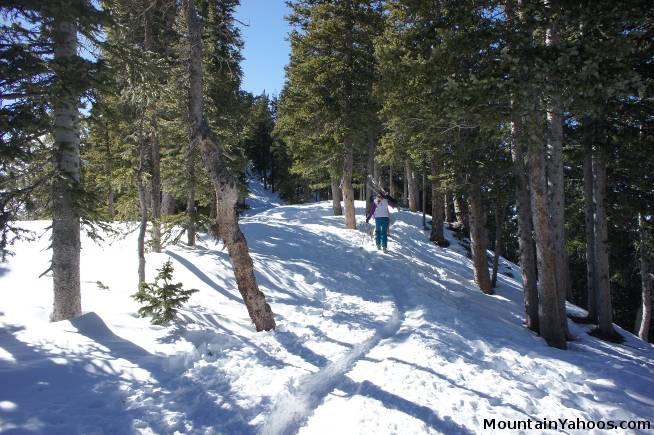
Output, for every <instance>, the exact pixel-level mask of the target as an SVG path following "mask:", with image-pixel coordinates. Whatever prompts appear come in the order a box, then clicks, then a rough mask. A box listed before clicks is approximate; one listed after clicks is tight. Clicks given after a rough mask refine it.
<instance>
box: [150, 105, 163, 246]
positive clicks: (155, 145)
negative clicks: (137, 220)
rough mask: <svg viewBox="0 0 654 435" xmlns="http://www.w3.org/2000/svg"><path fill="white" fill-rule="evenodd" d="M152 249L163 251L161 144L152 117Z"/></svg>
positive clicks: (155, 123)
mask: <svg viewBox="0 0 654 435" xmlns="http://www.w3.org/2000/svg"><path fill="white" fill-rule="evenodd" d="M151 146H152V168H151V169H152V177H151V183H152V190H151V192H150V193H151V195H152V200H151V201H150V202H151V204H152V250H153V251H154V252H161V145H160V144H159V137H158V134H157V120H156V118H155V117H154V116H153V117H152V141H151Z"/></svg>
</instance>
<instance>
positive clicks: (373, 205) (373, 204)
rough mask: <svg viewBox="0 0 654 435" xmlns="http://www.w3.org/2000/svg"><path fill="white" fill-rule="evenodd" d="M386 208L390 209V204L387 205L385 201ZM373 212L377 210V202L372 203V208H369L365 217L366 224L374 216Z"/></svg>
mask: <svg viewBox="0 0 654 435" xmlns="http://www.w3.org/2000/svg"><path fill="white" fill-rule="evenodd" d="M382 201H384V199H382ZM386 207H387V208H388V207H390V204H389V201H388V200H386ZM375 210H377V202H376V201H372V206H371V207H370V211H369V212H368V214H367V215H366V222H368V221H369V220H370V219H371V218H372V217H373V216H374V215H375ZM385 217H388V216H385Z"/></svg>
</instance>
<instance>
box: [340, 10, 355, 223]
mask: <svg viewBox="0 0 654 435" xmlns="http://www.w3.org/2000/svg"><path fill="white" fill-rule="evenodd" d="M345 9H346V12H345V21H346V26H345V30H346V35H345V46H344V47H343V48H344V52H345V53H344V54H345V65H346V67H347V73H348V74H349V77H347V78H346V79H345V83H344V88H345V102H344V107H343V114H344V115H345V122H346V124H347V127H348V129H347V130H348V132H347V135H346V137H345V140H344V145H345V154H344V155H343V205H344V206H345V228H347V229H352V230H353V229H356V226H357V223H356V210H355V208H354V188H353V187H352V175H353V168H354V137H353V136H352V135H353V130H354V128H353V126H352V125H351V119H352V112H353V109H354V108H353V107H352V105H351V99H352V97H353V80H354V59H353V56H352V52H353V51H354V35H353V25H352V23H353V21H354V20H353V17H352V1H351V0H345Z"/></svg>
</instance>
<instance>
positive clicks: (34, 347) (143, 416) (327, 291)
mask: <svg viewBox="0 0 654 435" xmlns="http://www.w3.org/2000/svg"><path fill="white" fill-rule="evenodd" d="M253 190H254V192H255V194H256V196H257V198H256V201H257V203H256V204H253V205H254V207H253V208H252V212H254V211H260V210H265V211H260V212H259V213H256V214H251V215H249V216H248V217H246V218H244V219H242V222H241V223H242V229H243V231H244V233H245V234H246V237H247V240H248V243H249V246H250V250H251V253H252V256H253V259H254V262H255V267H256V270H257V278H258V281H259V285H260V287H261V289H262V290H263V292H264V293H265V294H266V296H267V298H268V301H269V302H270V305H271V307H272V309H273V311H274V313H275V318H276V321H277V330H276V331H273V332H267V333H256V332H254V329H253V327H252V325H251V323H250V320H249V318H248V317H247V313H246V310H245V307H244V306H243V303H242V302H241V299H240V296H239V293H238V291H237V289H236V285H235V282H234V277H233V274H232V272H231V268H230V265H229V258H228V256H227V253H226V251H225V250H223V246H222V244H220V243H218V244H217V243H215V242H214V241H213V240H211V239H210V238H209V237H207V236H204V237H200V240H199V244H198V245H199V246H198V247H197V249H193V250H191V249H187V248H185V247H183V246H169V247H167V248H166V250H165V252H164V253H162V254H154V253H150V254H148V257H147V260H148V263H147V268H148V276H149V280H152V278H153V277H154V275H155V274H156V270H155V269H156V268H157V267H160V265H161V264H163V262H164V261H166V259H171V260H172V262H173V264H174V267H175V281H182V282H183V283H184V286H185V288H196V289H198V290H199V292H198V293H195V294H194V295H193V296H192V297H191V299H190V301H189V302H188V304H187V305H186V307H185V308H184V309H183V311H182V312H181V316H180V317H181V319H180V322H179V323H178V325H176V326H171V327H158V326H152V325H150V324H149V322H148V320H147V319H141V318H138V317H137V316H136V314H135V313H136V311H137V308H138V306H137V304H136V302H134V301H133V300H132V299H131V298H130V295H131V294H133V293H134V292H135V290H136V281H137V256H136V234H135V233H132V234H130V235H128V236H126V237H125V238H122V239H112V238H109V239H108V240H107V241H106V242H105V243H103V244H102V245H96V244H94V243H93V242H92V241H90V240H89V239H86V238H85V239H84V240H83V251H82V292H83V293H82V297H83V301H82V303H83V309H84V311H85V313H86V314H84V315H83V316H81V317H80V318H77V319H75V320H73V321H71V322H67V321H66V322H58V323H49V322H48V315H49V312H50V310H51V304H52V291H51V285H52V284H51V277H50V276H49V275H46V276H44V277H42V278H39V275H40V274H41V273H42V272H43V271H44V270H45V269H47V266H48V261H49V257H50V251H48V250H47V246H48V243H49V240H48V233H47V232H46V231H45V228H46V227H47V223H46V222H30V223H27V226H28V227H30V228H32V229H34V230H36V231H37V232H38V233H39V234H42V236H41V237H40V239H38V241H35V242H32V243H22V244H18V245H17V246H15V250H16V251H17V255H16V257H14V258H12V259H11V261H10V263H9V264H3V265H0V432H2V431H7V432H8V433H43V434H77V433H80V434H130V433H158V434H170V433H224V434H254V433H262V434H290V433H300V434H323V433H324V434H333V433H338V434H358V433H361V434H392V433H397V434H436V433H444V434H459V433H463V434H467V433H482V432H487V430H484V426H483V425H484V420H485V419H495V421H496V425H498V426H496V430H495V431H494V432H501V431H500V430H499V429H498V428H499V427H501V424H502V423H501V422H500V421H504V422H505V423H504V424H506V422H509V421H511V422H518V421H522V422H525V423H523V424H527V423H526V422H527V421H528V420H532V424H534V425H535V424H536V423H537V422H543V421H545V420H547V421H553V420H557V419H568V421H569V422H570V421H574V422H576V421H577V418H579V419H581V420H583V421H584V422H585V421H608V420H611V421H621V420H625V421H628V420H649V421H650V422H654V349H653V347H652V346H651V345H649V344H646V343H643V342H642V341H640V340H638V339H637V338H635V337H633V336H631V335H629V334H628V333H626V332H625V333H624V334H625V335H626V336H627V340H626V342H625V343H624V344H623V345H613V344H608V343H604V342H601V341H598V340H597V339H595V338H593V337H591V336H589V335H587V334H586V328H585V327H580V326H577V325H574V324H572V323H570V329H571V331H572V333H573V334H574V335H575V336H576V339H575V341H573V342H571V343H570V349H569V350H567V351H561V350H557V349H553V348H550V347H547V346H546V345H545V344H544V342H543V341H542V340H541V339H540V338H539V337H537V336H535V335H533V334H532V333H530V332H529V331H528V330H526V329H525V328H524V327H523V326H522V317H523V303H522V293H521V291H520V283H519V279H520V278H519V269H518V268H517V267H516V266H515V265H512V264H510V263H506V262H503V264H502V268H501V271H502V273H501V274H500V277H499V284H498V288H497V294H496V295H494V296H486V295H483V294H482V293H481V292H480V291H479V290H478V289H477V288H476V287H475V285H474V283H473V275H472V270H471V263H470V260H469V259H468V258H467V257H466V255H465V251H464V249H463V248H462V247H461V246H460V245H459V244H458V243H457V241H456V239H455V238H454V237H453V236H452V234H449V233H448V237H449V239H450V241H451V242H452V246H451V247H450V248H439V247H437V246H434V245H433V244H430V243H429V242H428V240H427V235H426V233H425V232H423V231H422V229H421V228H420V223H421V216H419V215H418V214H412V213H410V212H406V211H402V212H399V213H397V214H395V215H394V221H395V222H394V224H393V225H392V226H391V236H390V244H389V248H390V253H389V254H381V253H378V252H376V251H374V249H373V247H374V244H373V243H372V241H371V240H370V239H369V238H368V236H367V235H366V234H365V233H364V232H362V231H351V230H345V229H343V228H342V227H343V218H342V217H333V216H331V208H330V204H329V203H316V204H307V205H300V206H284V205H280V206H276V207H272V206H273V205H277V204H278V203H279V201H278V199H275V198H268V197H267V196H266V193H265V191H263V190H262V189H261V188H260V186H254V189H253ZM266 204H267V205H266ZM269 206H270V207H269ZM357 206H358V207H359V210H358V218H359V220H361V219H362V217H361V216H362V214H363V210H362V207H363V203H357ZM509 274H510V275H512V276H508V275H509ZM98 282H100V283H101V284H102V286H101V285H99V284H98ZM103 286H107V287H108V288H107V289H104V288H103ZM569 308H570V309H571V310H573V309H575V308H574V307H569ZM491 432H493V431H491ZM519 432H520V431H512V432H510V433H519ZM599 432H601V431H598V432H597V433H599ZM637 432H642V433H648V432H649V431H644V430H643V431H635V430H621V429H620V430H617V431H615V430H614V431H610V433H637ZM506 433H509V432H506ZM531 433H587V431H576V430H571V429H570V428H569V427H568V428H566V429H565V430H564V431H562V432H557V431H555V430H551V431H544V430H536V431H534V432H531ZM649 433H651V432H649Z"/></svg>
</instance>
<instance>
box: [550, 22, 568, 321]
mask: <svg viewBox="0 0 654 435" xmlns="http://www.w3.org/2000/svg"><path fill="white" fill-rule="evenodd" d="M559 40H560V37H559V26H558V23H557V21H556V20H554V22H553V23H552V25H551V26H550V27H549V28H548V29H547V45H548V46H554V47H556V46H558V44H559ZM557 92H558V91H556V90H555V91H553V95H551V98H550V100H551V107H550V108H549V110H548V113H547V118H548V121H549V127H550V130H549V133H550V134H549V135H548V139H549V141H548V154H549V159H548V161H547V163H548V165H547V166H548V167H547V169H548V193H549V200H550V218H551V222H552V230H553V233H554V249H555V251H556V261H557V273H556V279H557V291H558V292H559V298H560V299H561V301H560V302H559V303H560V304H561V305H562V306H563V307H564V309H565V300H566V298H568V299H572V288H571V285H570V266H569V261H568V254H567V252H566V249H565V241H566V235H565V192H564V180H563V177H564V174H563V109H562V107H561V98H560V97H559V95H558V94H557ZM566 324H567V322H566Z"/></svg>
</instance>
